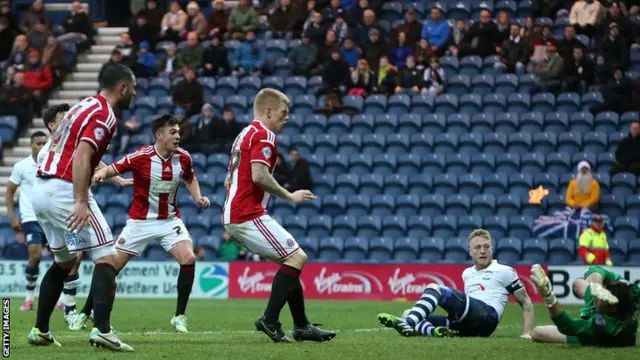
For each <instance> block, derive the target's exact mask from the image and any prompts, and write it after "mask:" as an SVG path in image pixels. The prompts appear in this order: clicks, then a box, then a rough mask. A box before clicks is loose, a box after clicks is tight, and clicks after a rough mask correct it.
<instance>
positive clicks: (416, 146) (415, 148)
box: [409, 133, 433, 154]
mask: <svg viewBox="0 0 640 360" xmlns="http://www.w3.org/2000/svg"><path fill="white" fill-rule="evenodd" d="M409 141H410V143H411V152H412V153H415V154H428V153H430V152H431V150H432V149H433V135H431V134H426V133H422V134H413V135H411V137H410V139H409Z"/></svg>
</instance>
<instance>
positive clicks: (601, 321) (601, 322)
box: [595, 315, 606, 326]
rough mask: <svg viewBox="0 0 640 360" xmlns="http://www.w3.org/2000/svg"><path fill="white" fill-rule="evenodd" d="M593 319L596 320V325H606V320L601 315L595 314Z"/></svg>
mask: <svg viewBox="0 0 640 360" xmlns="http://www.w3.org/2000/svg"><path fill="white" fill-rule="evenodd" d="M595 321H596V325H598V326H605V325H606V321H605V320H604V316H602V315H596V318H595Z"/></svg>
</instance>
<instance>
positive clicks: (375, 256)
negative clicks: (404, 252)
mask: <svg viewBox="0 0 640 360" xmlns="http://www.w3.org/2000/svg"><path fill="white" fill-rule="evenodd" d="M392 257H393V240H392V239H390V238H388V237H379V238H373V239H371V241H369V260H372V261H376V262H385V261H389V260H391V258H392Z"/></svg>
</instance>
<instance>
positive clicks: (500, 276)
mask: <svg viewBox="0 0 640 360" xmlns="http://www.w3.org/2000/svg"><path fill="white" fill-rule="evenodd" d="M468 240H469V255H471V259H472V260H473V264H474V265H473V266H472V267H470V268H467V269H465V271H464V272H463V273H462V280H463V282H464V292H462V291H460V290H457V289H451V288H448V287H446V286H443V285H438V284H429V285H428V286H427V287H426V289H425V290H424V293H423V294H422V296H421V297H420V300H418V302H417V303H416V304H415V305H414V306H413V307H412V308H411V309H409V310H407V311H405V312H404V314H403V318H399V317H395V316H393V315H390V314H379V315H378V321H379V322H380V323H381V324H383V325H384V326H386V327H390V328H394V329H396V330H397V331H398V332H399V333H400V334H401V335H402V336H421V335H422V336H435V337H448V336H482V337H487V336H490V335H491V334H493V332H494V331H495V329H496V327H497V326H498V323H500V319H501V318H502V314H503V313H504V308H505V306H506V305H507V302H508V301H509V295H510V294H511V295H513V297H515V299H516V300H517V301H518V303H519V304H520V306H521V307H522V328H523V329H522V335H521V336H520V337H521V338H523V339H531V335H530V334H531V328H532V326H533V304H532V303H531V299H530V298H529V295H528V294H527V291H526V289H525V288H524V286H523V285H522V283H521V282H520V278H519V277H518V274H517V273H516V271H515V270H514V269H513V268H512V267H510V266H506V265H501V264H498V262H497V261H496V260H493V259H492V249H491V235H490V234H489V232H488V231H487V230H484V229H477V230H474V231H472V232H471V234H470V235H469V237H468ZM438 306H440V307H441V308H442V309H444V310H445V311H446V312H447V313H448V316H446V317H445V316H441V315H433V312H434V311H435V309H436V308H437V307H438Z"/></svg>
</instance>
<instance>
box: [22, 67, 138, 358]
mask: <svg viewBox="0 0 640 360" xmlns="http://www.w3.org/2000/svg"><path fill="white" fill-rule="evenodd" d="M135 84H136V81H135V76H134V75H133V73H132V72H131V70H130V69H129V68H127V67H124V66H122V65H118V64H114V65H111V66H109V67H107V68H106V69H105V71H104V74H103V77H102V78H101V84H100V86H101V88H102V89H103V91H102V92H101V93H100V94H99V95H95V96H92V97H89V98H86V99H84V100H82V101H80V102H79V103H78V104H76V105H75V106H73V107H72V108H71V109H69V111H68V112H67V113H66V114H65V116H64V118H63V119H62V121H61V123H60V126H59V127H58V129H57V131H56V133H55V134H54V136H53V138H52V142H51V148H50V149H49V153H48V154H47V155H46V156H45V158H44V160H43V163H42V165H41V166H40V167H39V168H38V178H37V179H36V182H35V185H34V191H33V193H34V194H33V199H32V205H33V209H34V211H35V214H36V217H37V218H38V222H39V223H40V226H42V229H43V230H44V233H45V235H46V237H47V240H48V242H49V246H50V248H51V251H52V252H53V255H54V263H53V265H51V267H50V268H49V270H48V271H47V273H46V274H45V276H44V278H43V279H42V284H41V286H40V296H39V298H38V315H37V319H36V324H35V326H34V327H33V328H32V329H31V331H30V332H29V335H28V337H27V338H28V341H29V343H30V344H32V345H56V346H60V343H58V342H57V341H56V340H55V339H54V338H53V335H52V334H51V332H50V331H49V320H50V318H51V313H52V311H53V309H54V307H55V304H56V301H57V299H58V297H59V296H60V293H61V292H62V288H63V284H64V279H65V278H66V277H67V275H68V274H69V272H70V270H71V268H72V267H73V266H74V264H75V263H76V260H77V255H76V254H77V253H78V252H80V251H86V252H87V253H89V254H90V256H91V258H92V260H93V261H94V263H95V268H94V271H93V279H92V283H91V291H92V292H93V294H94V310H95V316H94V319H95V324H96V327H97V328H95V329H93V331H92V332H91V334H90V337H89V340H90V342H91V344H92V345H94V346H100V347H105V348H108V349H110V350H116V351H133V348H132V347H131V346H129V345H127V344H125V343H123V342H121V341H120V340H119V339H118V337H117V336H116V335H115V334H113V332H111V330H110V324H109V318H110V316H111V309H112V307H113V301H114V298H115V292H116V282H115V278H116V274H117V271H116V270H115V268H116V266H117V261H118V258H117V252H116V249H115V241H114V240H113V238H112V234H111V229H110V228H109V225H108V224H107V221H106V220H105V218H104V216H103V215H102V212H101V211H100V208H99V207H98V205H97V203H96V201H95V199H94V198H93V196H92V194H91V192H90V190H89V186H90V185H91V177H92V175H93V171H94V169H95V168H96V166H97V165H98V164H99V163H100V159H101V158H102V155H103V154H104V152H105V151H106V149H107V147H108V145H109V143H110V142H111V138H112V136H113V133H114V132H115V130H116V127H117V120H116V117H115V114H114V110H113V109H114V108H115V109H120V108H126V107H128V106H129V104H130V102H131V99H132V98H133V96H134V95H135Z"/></svg>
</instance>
